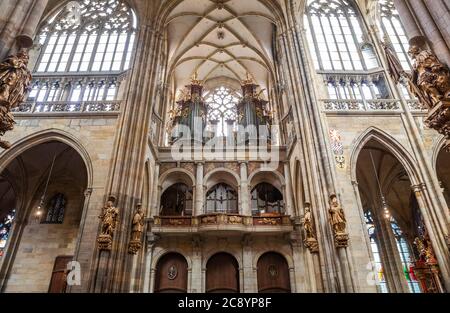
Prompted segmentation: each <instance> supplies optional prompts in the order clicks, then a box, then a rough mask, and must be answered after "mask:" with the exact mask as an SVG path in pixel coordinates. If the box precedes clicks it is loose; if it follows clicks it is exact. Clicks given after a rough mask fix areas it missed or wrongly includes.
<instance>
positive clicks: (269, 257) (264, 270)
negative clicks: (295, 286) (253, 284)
mask: <svg viewBox="0 0 450 313" xmlns="http://www.w3.org/2000/svg"><path fill="white" fill-rule="evenodd" d="M258 291H259V292H260V293H290V292H291V282H290V278H289V266H288V264H287V262H286V259H285V258H284V257H283V256H282V255H280V254H278V253H266V254H264V255H262V256H261V257H260V258H259V260H258Z"/></svg>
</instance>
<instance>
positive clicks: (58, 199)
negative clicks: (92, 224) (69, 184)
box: [42, 193, 67, 224]
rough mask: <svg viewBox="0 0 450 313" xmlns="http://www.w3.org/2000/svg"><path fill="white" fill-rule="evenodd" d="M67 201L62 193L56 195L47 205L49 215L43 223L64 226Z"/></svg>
mask: <svg viewBox="0 0 450 313" xmlns="http://www.w3.org/2000/svg"><path fill="white" fill-rule="evenodd" d="M66 204H67V200H66V197H65V196H64V195H63V194H62V193H57V194H56V195H54V196H53V197H52V198H51V199H50V201H49V202H48V205H47V214H46V215H45V219H44V220H43V221H42V223H43V224H62V223H63V222H64V214H65V211H66Z"/></svg>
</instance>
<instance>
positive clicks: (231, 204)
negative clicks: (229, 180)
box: [206, 184, 239, 213]
mask: <svg viewBox="0 0 450 313" xmlns="http://www.w3.org/2000/svg"><path fill="white" fill-rule="evenodd" d="M238 212H239V210H238V197H237V193H236V191H235V190H234V189H233V188H231V187H230V186H228V185H227V184H218V185H216V186H214V187H213V188H212V189H211V190H210V191H209V192H208V194H207V195H206V213H238Z"/></svg>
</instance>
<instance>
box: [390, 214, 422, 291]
mask: <svg viewBox="0 0 450 313" xmlns="http://www.w3.org/2000/svg"><path fill="white" fill-rule="evenodd" d="M391 227H392V231H393V232H394V236H395V240H396V243H397V250H398V253H399V255H400V260H401V261H402V267H403V272H404V274H405V278H406V281H407V282H408V287H409V290H410V291H411V292H412V293H421V292H422V291H421V289H420V285H419V282H418V281H417V280H416V278H415V276H414V272H413V270H412V267H413V264H414V257H413V255H412V254H411V249H410V246H409V244H408V242H407V241H406V238H405V236H404V234H403V231H402V230H401V229H400V227H399V226H398V224H397V222H396V221H395V220H394V219H392V221H391Z"/></svg>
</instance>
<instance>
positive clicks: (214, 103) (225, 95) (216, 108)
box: [205, 86, 240, 136]
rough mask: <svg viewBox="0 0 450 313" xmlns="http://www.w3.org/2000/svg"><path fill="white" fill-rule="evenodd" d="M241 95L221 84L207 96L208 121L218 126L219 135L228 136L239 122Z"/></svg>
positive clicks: (214, 126)
mask: <svg viewBox="0 0 450 313" xmlns="http://www.w3.org/2000/svg"><path fill="white" fill-rule="evenodd" d="M239 97H240V95H239V94H238V93H236V92H233V91H232V90H231V89H229V88H227V87H224V86H221V87H218V88H216V89H214V90H213V91H211V92H209V93H208V94H207V95H206V97H205V102H206V105H207V108H208V122H209V123H210V127H211V128H216V134H217V136H227V135H228V133H229V132H230V131H233V129H234V127H235V125H236V122H237V107H236V106H237V104H238V102H239Z"/></svg>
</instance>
